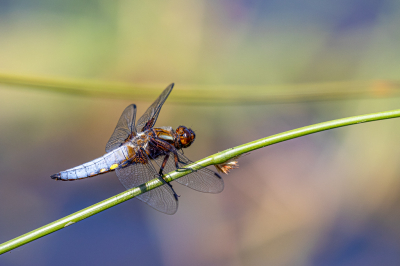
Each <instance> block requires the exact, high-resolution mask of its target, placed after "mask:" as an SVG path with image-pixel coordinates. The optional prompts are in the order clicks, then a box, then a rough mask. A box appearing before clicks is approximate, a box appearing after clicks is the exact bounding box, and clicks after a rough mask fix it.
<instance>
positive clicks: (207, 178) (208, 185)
mask: <svg viewBox="0 0 400 266" xmlns="http://www.w3.org/2000/svg"><path fill="white" fill-rule="evenodd" d="M178 157H179V163H178V165H179V167H182V166H185V165H187V164H191V163H192V161H190V160H189V159H188V158H186V157H185V156H184V155H183V153H182V152H181V151H178ZM163 160H164V156H160V157H158V158H157V159H156V160H155V162H156V164H157V165H158V166H161V165H162V163H163ZM174 170H176V166H175V161H174V154H173V153H172V152H171V153H170V157H169V159H168V162H167V164H166V166H165V167H164V171H163V173H164V174H168V173H169V172H171V171H174ZM175 181H176V182H178V183H179V184H182V185H185V186H187V187H189V188H191V189H194V190H197V191H200V192H207V193H220V192H221V191H222V190H224V181H223V180H222V177H221V176H220V175H219V174H217V173H215V172H214V171H211V170H210V169H208V168H202V169H200V170H197V171H194V172H192V173H190V174H187V175H185V176H183V177H181V178H178V179H176V180H175Z"/></svg>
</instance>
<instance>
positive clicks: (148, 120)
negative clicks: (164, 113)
mask: <svg viewBox="0 0 400 266" xmlns="http://www.w3.org/2000/svg"><path fill="white" fill-rule="evenodd" d="M173 87H174V83H172V84H171V85H169V86H168V87H167V88H166V89H165V90H164V91H163V92H162V93H161V95H160V96H158V98H157V100H155V102H154V103H153V104H152V105H150V107H149V108H148V109H147V110H146V112H145V113H144V114H143V115H142V117H140V118H139V120H138V122H137V126H136V131H137V132H143V131H145V130H146V129H149V128H152V127H153V126H154V124H155V123H156V121H157V117H158V114H159V113H160V110H161V107H162V106H163V104H164V102H165V100H166V99H167V98H168V95H169V94H170V93H171V91H172V88H173Z"/></svg>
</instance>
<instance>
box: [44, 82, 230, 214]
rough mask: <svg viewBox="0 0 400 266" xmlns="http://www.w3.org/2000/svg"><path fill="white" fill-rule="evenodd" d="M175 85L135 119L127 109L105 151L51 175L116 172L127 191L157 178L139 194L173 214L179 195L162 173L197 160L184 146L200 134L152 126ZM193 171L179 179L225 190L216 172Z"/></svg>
mask: <svg viewBox="0 0 400 266" xmlns="http://www.w3.org/2000/svg"><path fill="white" fill-rule="evenodd" d="M173 87H174V83H172V84H171V85H169V86H168V87H167V88H166V89H165V90H164V91H163V92H162V93H161V95H160V96H159V97H158V98H157V99H156V100H155V101H154V103H153V104H152V105H151V106H150V107H149V108H148V109H147V111H146V112H145V113H144V114H143V115H142V116H141V117H140V118H139V120H138V121H137V122H136V123H135V120H136V105H135V104H131V105H129V106H128V107H126V108H125V110H124V111H123V112H122V115H121V117H120V119H119V120H118V123H117V126H116V128H115V130H114V132H113V134H112V135H111V137H110V139H109V141H108V142H107V145H106V154H105V155H103V156H102V157H100V158H97V159H95V160H92V161H90V162H87V163H84V164H82V165H79V166H76V167H74V168H71V169H68V170H65V171H61V172H59V173H57V174H54V175H52V176H51V178H52V179H55V180H63V181H73V180H79V179H84V178H87V177H93V176H97V175H100V174H104V173H108V172H111V171H115V172H116V174H117V176H118V179H119V181H120V182H121V183H122V185H123V186H124V187H125V188H126V189H130V188H133V187H136V186H138V185H141V184H144V183H146V182H147V181H150V180H152V179H154V178H158V179H159V180H160V181H161V182H162V183H164V184H163V185H161V186H159V187H157V188H155V189H153V190H150V191H148V192H146V193H144V194H141V195H138V196H136V198H138V199H139V200H141V201H143V202H145V203H147V204H148V205H150V206H151V207H153V208H154V209H156V210H158V211H160V212H163V213H166V214H174V213H175V212H176V211H177V209H178V195H177V194H176V192H175V190H174V189H173V187H172V185H171V184H170V183H168V182H166V181H165V180H164V174H165V173H169V172H171V171H174V170H176V169H178V170H179V169H182V168H183V167H184V166H187V165H188V164H191V163H193V162H192V161H191V160H189V159H188V158H187V157H185V155H184V153H183V150H182V149H183V148H188V147H189V146H190V145H191V144H192V143H193V141H194V140H195V138H196V134H195V133H194V131H193V130H192V129H190V128H187V127H185V126H179V127H177V129H176V130H173V128H172V127H154V125H155V123H156V121H157V118H158V115H159V113H160V110H161V107H162V106H163V104H164V102H165V101H166V100H167V98H168V96H169V94H170V93H171V91H172V89H173ZM157 169H158V170H157ZM189 169H190V168H189ZM185 170H187V168H185ZM191 170H192V171H191V173H189V174H187V175H185V176H183V177H181V178H179V179H176V180H175V181H177V182H178V183H180V184H182V185H185V186H187V187H189V188H191V189H194V190H197V191H200V192H207V193H219V192H221V191H222V190H223V189H224V182H223V180H222V177H221V176H220V175H219V174H217V173H215V172H214V171H212V170H210V169H208V168H202V169H200V170H193V169H191Z"/></svg>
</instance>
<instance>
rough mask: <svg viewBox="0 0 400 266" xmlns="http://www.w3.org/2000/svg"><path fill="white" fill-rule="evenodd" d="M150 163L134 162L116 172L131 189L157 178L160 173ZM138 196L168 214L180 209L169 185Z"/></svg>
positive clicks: (121, 180) (125, 185)
mask: <svg viewBox="0 0 400 266" xmlns="http://www.w3.org/2000/svg"><path fill="white" fill-rule="evenodd" d="M149 164H150V162H149V163H148V164H132V165H129V166H127V167H124V168H118V169H116V170H115V172H116V174H117V176H118V179H119V181H120V182H121V183H122V185H124V187H125V188H126V189H130V188H133V187H136V186H138V185H141V184H143V183H146V182H147V181H150V180H152V179H154V178H157V176H158V174H157V173H156V172H155V170H154V169H152V168H151V166H150V165H149ZM136 198H137V199H140V200H141V201H143V202H145V203H147V204H148V205H150V206H151V207H153V208H154V209H156V210H158V211H160V212H163V213H166V214H174V213H175V212H176V211H177V210H178V200H176V199H175V196H174V192H173V191H172V189H171V188H170V187H169V186H168V185H162V186H160V187H158V188H155V189H153V190H150V191H148V192H146V193H144V194H142V195H139V196H137V197H136Z"/></svg>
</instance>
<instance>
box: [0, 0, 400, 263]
mask: <svg viewBox="0 0 400 266" xmlns="http://www.w3.org/2000/svg"><path fill="white" fill-rule="evenodd" d="M399 25H400V2H399V1H396V0H383V1H382V0H372V1H362V0H335V1H333V0H330V1H312V0H305V1H296V0H288V1H276V0H267V1H261V0H258V1H257V0H233V1H227V0H219V1H218V0H217V1H210V0H209V1H200V0H187V1H182V0H166V1H128V0H118V1H103V0H98V1H93V0H91V1H76V0H73V1H59V0H53V1H47V0H25V1H23V0H17V1H11V0H0V73H11V74H18V75H29V76H38V77H51V78H72V79H88V80H98V81H99V80H100V81H101V80H104V81H107V82H126V83H128V84H155V83H157V84H163V85H162V86H160V87H159V92H161V91H162V89H164V88H165V87H166V86H167V85H168V84H169V83H171V82H175V84H176V85H175V91H173V92H172V95H171V98H172V97H173V95H174V93H177V91H178V90H179V87H180V84H182V86H183V84H185V86H186V88H189V89H190V86H191V85H193V86H198V87H199V88H201V86H208V87H210V86H216V87H217V86H220V85H227V86H229V85H232V86H240V88H242V90H243V91H249V90H251V88H252V86H255V85H257V86H265V90H267V89H268V88H274V86H280V85H284V84H292V85H294V88H296V84H298V85H299V88H300V87H301V85H304V84H314V85H315V84H317V85H318V84H320V83H321V84H323V83H325V82H328V83H329V82H341V81H346V82H350V84H351V82H354V84H356V83H357V82H360V81H362V82H367V83H368V82H372V83H371V84H375V83H374V82H375V81H382V80H383V81H397V80H398V79H399V74H400V49H399V47H400V31H399ZM377 84H380V83H379V82H378V83H377ZM350 87H351V86H350ZM279 88H281V87H279ZM302 88H304V86H303V87H302ZM365 89H366V90H367V89H368V88H365ZM281 90H284V87H282V88H281ZM321 90H323V86H322V87H321ZM337 90H338V91H341V90H343V88H341V87H340V86H338V88H337ZM318 92H320V90H319V89H318V86H316V87H315V93H318ZM157 93H158V92H157ZM299 93H301V91H300V92H299ZM193 97H196V95H194V96H193ZM199 97H200V95H199ZM216 97H223V96H221V94H218V91H216ZM399 100H400V99H399V98H396V97H386V98H378V97H369V98H357V97H355V98H354V97H348V98H346V97H344V98H342V99H340V100H324V101H315V100H314V101H302V102H291V103H271V102H269V103H265V104H260V103H258V104H257V105H252V104H249V103H246V104H240V103H238V104H230V105H218V104H211V105H210V104H204V105H202V104H198V105H190V104H184V103H181V104H179V103H176V102H174V103H172V104H171V103H168V101H167V103H166V104H165V106H164V107H163V109H162V111H161V114H160V117H159V119H158V122H157V124H156V125H157V126H166V125H169V126H172V127H174V128H175V127H177V126H179V125H181V124H183V125H186V126H189V127H192V128H193V129H194V130H195V132H196V135H197V138H196V142H195V143H194V144H193V145H192V146H191V147H190V148H189V149H188V150H187V151H186V152H185V154H186V155H187V156H188V157H189V158H191V159H192V160H197V159H200V158H202V157H205V156H208V155H210V154H213V153H215V152H218V151H222V150H224V149H227V148H230V147H233V146H236V145H239V144H243V143H245V142H249V141H252V140H255V139H258V138H262V137H266V136H268V135H272V134H275V133H279V132H282V131H286V130H290V129H294V128H297V127H301V126H306V125H309V124H313V123H318V122H323V121H327V120H331V119H336V118H341V117H347V116H353V115H358V114H366V113H373V112H378V111H385V110H391V109H398V108H399V106H400V105H399ZM133 102H134V103H136V104H137V105H138V115H139V116H140V115H141V114H142V113H143V112H144V111H145V110H146V108H147V107H148V106H149V105H150V104H151V102H152V99H151V100H149V101H142V102H138V101H135V99H125V100H121V99H114V98H112V99H109V98H107V97H81V96H80V95H74V94H62V93H57V92H54V91H53V92H50V91H40V90H35V89H32V88H31V87H30V86H29V85H27V86H24V87H16V86H11V85H4V84H3V85H2V84H0V170H1V174H0V242H5V241H7V240H9V239H11V238H14V237H17V236H19V235H21V234H23V233H26V232H28V231H30V230H33V229H36V228H38V227H40V226H42V225H44V224H47V223H49V222H52V221H54V220H56V219H59V218H61V217H63V216H66V215H68V214H71V213H73V212H75V211H78V210H80V209H82V208H84V207H87V206H89V205H91V204H94V203H96V202H98V201H101V200H103V199H105V198H108V197H110V196H113V195H115V194H117V193H119V192H121V191H123V187H122V185H121V184H120V183H119V182H118V180H117V178H116V176H115V174H114V173H110V174H106V175H102V176H98V177H95V178H89V179H85V180H82V181H76V182H55V181H54V180H51V179H50V175H51V174H54V173H56V172H59V171H61V170H65V169H67V168H71V167H74V166H76V165H79V164H82V163H85V162H87V161H90V160H92V159H95V158H97V157H99V156H101V155H103V154H104V147H105V144H106V142H107V140H108V138H109V137H110V135H111V133H112V132H113V130H114V127H115V125H116V123H117V120H118V118H119V115H120V114H121V112H122V111H123V109H124V108H125V107H126V106H127V105H128V104H130V103H133ZM399 136H400V120H398V119H393V120H387V121H380V122H373V123H368V124H362V125H357V126H351V127H346V128H340V129H335V130H331V131H327V132H322V133H318V134H315V135H310V136H306V137H302V138H299V139H295V140H291V141H287V142H284V143H280V144H277V145H273V146H271V147H267V148H264V149H261V150H258V151H254V152H252V153H251V154H250V155H248V156H245V157H243V158H242V159H240V161H239V164H240V168H239V169H237V170H234V171H232V172H231V173H230V174H229V175H228V176H224V180H225V184H226V185H225V190H224V191H223V192H222V193H221V194H217V195H209V194H203V193H198V192H195V191H192V190H190V189H188V188H185V187H182V186H180V185H178V184H176V185H175V188H176V190H177V192H178V194H179V195H181V197H180V198H179V200H180V207H179V210H178V212H177V214H175V215H173V216H168V215H164V214H162V213H158V212H156V211H154V210H153V209H152V208H150V207H148V206H147V205H146V204H143V203H141V202H140V201H138V200H131V201H128V202H125V203H123V204H121V205H119V206H117V207H115V208H112V209H110V210H107V211H105V212H103V213H100V214H98V215H95V216H94V217H91V218H89V219H87V220H84V221H82V222H80V223H77V224H74V225H73V226H69V227H68V228H66V229H63V230H61V231H58V232H56V233H53V234H51V235H48V236H45V237H43V238H41V239H39V240H36V241H34V242H32V243H29V244H27V245H25V246H23V247H21V248H18V249H16V250H14V251H11V252H8V253H6V254H4V255H2V256H1V257H0V265H234V266H239V265H300V266H302V265H304V266H308V265H315V266H319V265H323V266H325V265H328V266H330V265H332V266H336V265H349V266H353V265H400V207H399V204H400V167H399V161H400V156H399V155H400V145H399Z"/></svg>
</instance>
